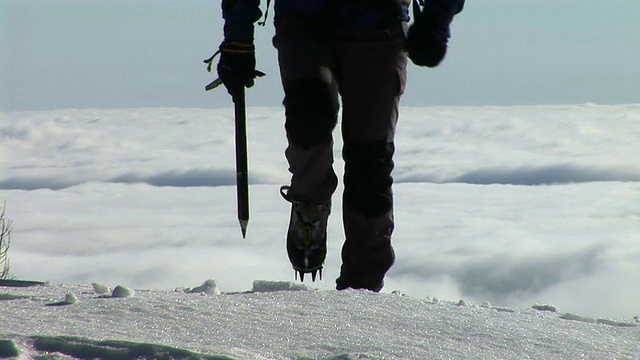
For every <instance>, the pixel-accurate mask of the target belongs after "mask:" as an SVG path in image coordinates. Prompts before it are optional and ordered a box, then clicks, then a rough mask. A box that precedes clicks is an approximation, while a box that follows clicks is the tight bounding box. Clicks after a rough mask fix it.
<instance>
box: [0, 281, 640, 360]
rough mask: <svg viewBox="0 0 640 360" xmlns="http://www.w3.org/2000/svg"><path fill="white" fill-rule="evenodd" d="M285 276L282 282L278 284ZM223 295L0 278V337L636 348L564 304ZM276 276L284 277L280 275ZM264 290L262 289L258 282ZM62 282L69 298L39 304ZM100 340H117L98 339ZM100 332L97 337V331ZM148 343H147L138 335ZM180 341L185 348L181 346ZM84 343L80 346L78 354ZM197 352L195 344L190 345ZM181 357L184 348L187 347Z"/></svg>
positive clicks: (540, 350)
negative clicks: (119, 290) (7, 282)
mask: <svg viewBox="0 0 640 360" xmlns="http://www.w3.org/2000/svg"><path fill="white" fill-rule="evenodd" d="M285 285H286V284H285ZM256 286H257V287H260V288H262V292H248V293H236V294H223V295H207V294H204V293H185V292H184V291H183V290H182V289H178V290H175V291H160V290H152V291H151V290H137V291H135V295H134V296H133V297H130V298H110V297H106V296H104V295H98V294H95V293H94V291H93V289H92V288H91V286H83V285H54V284H49V285H46V286H39V287H34V288H22V289H15V288H0V293H1V294H2V295H0V296H4V297H5V298H6V297H8V296H7V295H8V294H12V295H14V296H16V297H17V296H21V297H22V298H18V299H14V300H5V301H2V302H0V306H1V307H2V312H1V313H0V324H2V325H0V334H4V335H0V338H2V339H5V340H8V341H10V342H11V344H12V345H13V348H14V349H15V348H18V349H19V350H20V352H21V354H22V355H21V358H22V359H27V358H35V357H36V356H42V354H43V353H44V351H57V352H62V353H66V354H67V355H69V356H70V358H82V356H87V354H89V355H90V356H101V357H102V358H109V357H108V356H109V355H114V354H116V355H118V357H113V358H117V359H128V358H134V355H135V356H150V357H151V358H162V357H161V355H167V356H169V358H179V357H183V356H184V357H186V358H194V359H195V358H198V357H197V356H204V355H206V356H209V357H207V358H218V357H222V356H227V357H230V358H234V359H577V358H581V359H637V358H638V356H640V342H639V341H640V327H638V326H637V324H636V323H634V322H619V323H615V322H607V323H606V324H603V323H597V319H592V318H580V321H571V320H567V319H566V318H571V317H572V315H571V314H559V313H555V312H552V311H541V310H534V309H507V308H496V307H492V306H491V305H490V304H488V303H484V304H480V305H478V304H468V303H465V302H460V303H458V304H454V303H450V302H445V301H438V300H437V299H433V298H428V299H416V298H411V297H408V296H402V295H397V294H393V295H391V294H375V293H370V292H365V291H345V292H337V291H277V292H270V290H276V289H282V288H283V284H272V283H266V284H265V282H258V284H257V285H256ZM285 287H286V286H285ZM264 291H267V292H264ZM69 292H71V293H73V294H75V295H76V297H77V298H78V302H77V303H75V304H71V305H67V306H47V304H51V303H55V302H57V301H59V300H61V299H64V298H65V296H66V294H68V293H69ZM105 340H117V341H113V342H105ZM101 341H102V342H101ZM149 344H153V345H149ZM184 351H188V352H184ZM83 354H84V355H83ZM198 354H199V355H198ZM187 356H188V357H187Z"/></svg>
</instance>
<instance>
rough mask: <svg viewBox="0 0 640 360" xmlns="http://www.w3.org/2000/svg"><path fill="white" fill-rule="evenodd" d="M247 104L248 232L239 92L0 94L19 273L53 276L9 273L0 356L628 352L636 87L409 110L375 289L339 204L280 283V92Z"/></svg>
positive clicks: (637, 290)
mask: <svg viewBox="0 0 640 360" xmlns="http://www.w3.org/2000/svg"><path fill="white" fill-rule="evenodd" d="M248 114H249V123H248V130H249V153H250V161H249V167H250V182H251V186H250V195H251V219H250V222H249V227H248V233H247V239H246V240H243V239H242V237H241V234H240V229H239V226H238V222H237V219H236V209H235V205H236V203H235V189H233V186H234V183H235V170H234V164H235V160H234V154H233V149H234V147H233V122H232V110H231V109H214V110H207V109H171V108H149V109H108V110H102V109H84V110H75V109H67V110H52V111H39V112H9V113H0V144H1V145H0V171H1V172H0V190H1V192H0V203H2V202H4V201H5V200H6V207H7V209H6V215H7V217H8V218H9V219H11V220H13V228H14V229H13V232H12V244H11V250H10V253H9V258H10V260H11V271H12V274H13V276H15V277H16V278H19V279H28V280H43V281H49V282H48V283H47V284H46V285H41V286H34V287H26V288H14V287H0V355H3V354H5V355H6V354H9V355H11V354H13V353H15V352H16V351H19V352H20V354H21V355H20V357H19V358H24V359H29V358H52V357H46V356H48V355H47V351H48V352H50V353H51V352H54V353H55V352H61V353H66V354H67V355H60V356H59V357H56V358H81V357H82V352H84V354H85V355H86V354H90V355H93V357H100V356H102V357H109V356H111V357H113V358H135V357H136V356H138V357H144V356H147V357H152V358H153V357H156V358H161V357H162V356H163V355H164V356H166V357H169V358H172V357H183V358H189V357H191V358H197V354H205V355H206V356H207V357H206V358H221V357H225V356H226V357H231V358H236V359H300V358H314V359H327V358H328V359H357V358H373V359H379V358H411V359H424V358H429V359H447V358H485V359H491V358H501V359H502V358H509V359H526V358H531V359H541V358H586V359H600V358H620V359H630V358H638V356H639V355H638V354H640V332H639V331H640V330H639V329H640V327H639V326H638V320H637V319H638V315H639V314H640V308H639V303H638V299H640V287H639V286H638V285H637V284H638V283H637V279H638V274H639V273H640V222H639V220H640V213H639V210H638V194H640V163H638V161H637V154H639V153H640V141H639V140H640V126H639V125H640V105H635V104H630V105H615V106H614V105H608V106H603V105H595V104H582V105H566V106H556V105H554V106H509V107H489V106H486V107H432V108H403V109H402V111H401V119H400V124H399V128H398V135H397V144H396V145H397V155H396V168H395V170H394V177H395V179H396V184H395V187H394V193H395V196H396V206H395V211H396V222H397V224H396V225H397V227H396V231H395V233H394V244H395V248H396V252H397V261H396V264H395V266H394V267H393V268H392V270H391V272H390V273H389V274H388V276H387V278H386V280H385V284H386V286H385V289H384V290H383V292H384V293H382V294H373V293H369V292H365V291H344V292H337V291H335V290H333V288H334V284H333V279H335V278H336V277H337V273H338V271H339V265H340V259H339V252H340V246H341V242H342V240H341V239H342V229H341V224H340V221H339V219H340V218H341V209H340V206H339V201H334V208H333V209H332V217H331V219H330V224H329V239H330V242H329V254H328V257H327V263H326V267H325V270H324V271H323V280H322V281H320V282H316V283H305V284H300V283H298V282H293V281H291V280H293V275H294V274H293V271H292V270H291V268H290V266H289V264H288V260H287V258H286V252H285V251H284V235H283V234H284V229H286V226H287V221H288V215H289V214H288V212H289V208H288V204H287V203H286V202H284V201H282V200H281V199H280V197H279V194H278V188H279V186H280V185H282V184H286V183H287V181H288V173H287V172H286V168H287V166H286V162H285V159H284V157H283V150H284V148H285V142H284V141H285V140H284V131H283V128H282V124H283V110H282V109H280V108H250V109H249V111H248ZM339 138H340V136H339V132H337V133H336V149H335V155H336V159H338V160H337V161H336V170H337V171H338V172H339V173H341V172H342V163H341V161H340V160H339V159H340V141H339ZM340 190H341V189H338V191H340ZM336 196H339V195H338V194H336ZM337 199H339V197H337V198H335V199H334V200H337ZM256 279H259V280H256ZM111 289H113V290H111ZM291 290H294V291H291ZM47 305H49V306H47ZM52 305H56V306H52ZM127 354H128V355H127ZM136 354H138V355H136ZM185 354H186V355H185ZM134 355H135V356H134ZM118 356H119V357H118Z"/></svg>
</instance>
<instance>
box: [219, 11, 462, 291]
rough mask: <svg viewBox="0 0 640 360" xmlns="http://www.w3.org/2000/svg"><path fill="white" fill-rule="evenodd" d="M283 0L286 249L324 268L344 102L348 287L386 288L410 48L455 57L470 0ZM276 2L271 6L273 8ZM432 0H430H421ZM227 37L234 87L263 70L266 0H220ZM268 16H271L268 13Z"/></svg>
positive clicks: (225, 65)
mask: <svg viewBox="0 0 640 360" xmlns="http://www.w3.org/2000/svg"><path fill="white" fill-rule="evenodd" d="M410 1H411V0H274V24H275V36H274V38H273V45H274V46H275V48H276V49H277V51H278V63H279V67H280V76H281V80H282V86H283V89H284V94H285V96H284V107H285V118H286V119H285V125H284V126H285V130H286V137H287V140H288V146H287V148H286V150H285V156H286V159H287V161H288V163H289V171H290V172H291V175H292V176H291V182H290V185H285V186H282V187H281V189H280V193H281V195H282V197H283V198H284V199H285V200H287V201H289V202H290V203H291V215H290V216H291V217H290V223H289V229H288V232H287V235H286V240H287V246H286V247H287V253H288V256H289V259H290V261H291V264H292V266H293V269H294V271H295V272H296V277H297V275H298V274H300V277H301V280H303V281H304V275H305V274H309V273H310V274H311V277H312V279H313V280H314V281H315V278H316V275H317V274H318V273H319V274H320V276H322V267H323V264H324V260H325V257H326V251H327V246H326V245H327V220H328V217H329V214H330V212H331V197H332V195H333V193H334V192H335V190H336V187H337V185H338V178H337V176H336V173H335V172H334V169H333V162H334V159H333V137H332V134H333V130H334V128H335V126H336V124H337V121H338V110H339V107H340V104H341V105H342V118H341V129H342V138H343V144H344V145H343V148H342V157H343V159H344V163H345V168H344V178H343V185H344V192H343V196H342V213H343V226H344V232H345V241H344V244H343V247H342V266H341V269H340V276H339V277H338V279H337V280H336V285H337V286H336V287H337V289H338V290H342V289H347V288H353V289H368V290H371V291H376V292H377V291H380V290H381V289H382V287H383V285H384V276H385V274H386V273H387V271H388V270H389V269H390V268H391V266H392V265H393V263H394V260H395V254H394V250H393V247H392V245H391V234H392V232H393V228H394V219H393V195H392V189H391V187H392V183H393V179H392V177H391V171H392V170H393V165H394V163H393V153H394V136H395V130H396V123H397V120H398V107H399V100H400V96H401V95H402V93H403V91H404V88H405V84H406V77H407V73H406V66H407V57H408V58H409V59H411V60H412V61H413V62H414V63H415V64H416V65H419V66H427V67H434V66H437V65H438V64H439V63H440V61H442V59H443V58H444V56H445V53H446V49H447V41H448V39H449V36H450V34H449V25H450V23H451V21H452V19H453V17H454V15H455V14H457V13H459V12H460V11H462V8H463V5H464V0H426V1H423V0H420V3H418V0H413V1H414V3H413V6H414V8H413V10H414V11H413V22H412V24H411V26H409V25H408V21H409V20H410V17H409V7H410V5H411V4H410ZM269 2H270V0H268V1H267V11H266V12H267V13H268V9H269ZM422 2H424V4H422ZM222 15H223V18H224V41H223V42H222V44H221V45H220V47H219V52H220V58H219V60H218V65H217V71H218V75H219V78H220V80H221V81H222V83H223V84H224V85H225V87H226V88H227V91H228V92H229V93H230V94H231V95H232V96H233V97H234V98H235V97H236V96H238V95H239V94H240V93H241V90H242V91H243V90H244V88H245V87H247V88H248V87H251V86H253V84H254V81H255V78H256V77H257V76H259V75H261V73H260V72H259V71H256V59H255V47H254V42H253V41H254V36H253V35H254V23H256V22H257V21H258V20H259V19H260V18H261V17H262V12H261V10H260V1H259V0H222ZM265 21H266V20H265Z"/></svg>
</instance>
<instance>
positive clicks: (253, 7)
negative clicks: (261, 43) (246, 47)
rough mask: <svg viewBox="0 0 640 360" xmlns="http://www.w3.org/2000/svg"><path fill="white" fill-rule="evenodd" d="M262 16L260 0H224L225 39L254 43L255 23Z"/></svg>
mask: <svg viewBox="0 0 640 360" xmlns="http://www.w3.org/2000/svg"><path fill="white" fill-rule="evenodd" d="M261 16H262V11H260V0H222V18H223V19H224V39H225V40H226V41H238V42H245V43H249V42H250V43H252V42H253V28H254V25H253V23H255V22H256V21H257V20H258V19H260V17H261Z"/></svg>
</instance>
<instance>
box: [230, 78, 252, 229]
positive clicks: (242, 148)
mask: <svg viewBox="0 0 640 360" xmlns="http://www.w3.org/2000/svg"><path fill="white" fill-rule="evenodd" d="M233 105H234V113H235V125H236V190H237V201H238V222H240V230H241V231H242V237H243V238H245V237H246V236H247V225H248V224H249V170H248V167H249V166H248V160H247V111H246V106H245V97H244V88H242V90H241V91H240V93H239V94H237V96H234V99H233Z"/></svg>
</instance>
